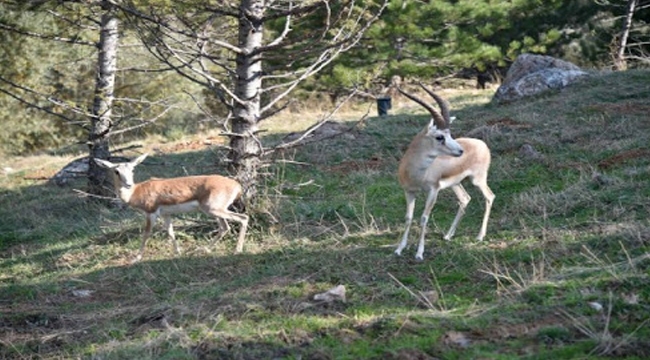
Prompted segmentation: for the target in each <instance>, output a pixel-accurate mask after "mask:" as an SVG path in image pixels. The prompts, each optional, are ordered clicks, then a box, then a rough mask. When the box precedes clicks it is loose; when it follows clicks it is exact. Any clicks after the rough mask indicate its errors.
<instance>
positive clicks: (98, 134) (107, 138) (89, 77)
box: [0, 0, 171, 195]
mask: <svg viewBox="0 0 650 360" xmlns="http://www.w3.org/2000/svg"><path fill="white" fill-rule="evenodd" d="M0 6H2V7H3V8H4V10H9V11H6V12H5V13H6V14H9V15H8V16H6V17H5V18H4V19H2V21H0V30H2V32H1V33H0V34H2V35H3V37H5V38H8V39H10V40H12V43H15V44H17V45H18V46H17V48H19V49H20V48H21V46H22V44H23V43H30V45H31V42H29V41H26V40H36V41H40V43H38V44H36V45H33V47H34V48H36V51H35V52H36V53H46V54H48V55H49V56H48V57H47V58H45V59H43V58H36V57H34V56H31V54H30V55H27V54H24V53H23V54H21V55H13V53H8V56H11V58H20V59H21V60H22V61H23V62H25V63H27V64H28V65H29V66H25V69H19V68H13V67H11V64H12V62H10V61H4V60H3V63H7V64H9V65H10V66H7V67H4V68H3V69H2V73H1V74H0V83H1V84H3V85H5V86H3V87H0V92H2V93H4V94H6V95H8V96H9V97H11V98H13V99H15V100H18V101H19V102H20V103H22V104H23V105H24V107H25V109H24V110H25V111H24V112H25V113H26V112H28V111H30V109H38V110H40V111H43V112H44V113H45V114H46V115H50V116H51V118H50V119H48V118H47V116H42V115H41V116H38V117H33V118H35V119H41V118H44V119H45V120H35V121H38V122H37V124H43V123H45V122H47V121H48V120H51V119H52V118H54V119H56V120H55V121H51V122H52V123H54V124H55V125H56V126H55V129H52V128H49V127H45V126H42V125H40V126H39V125H32V124H30V126H28V128H29V129H28V130H27V131H29V132H28V133H26V134H24V135H22V138H25V139H26V140H25V141H30V140H31V139H32V138H34V139H41V138H45V137H46V136H51V137H55V138H57V141H56V142H55V141H52V142H50V143H41V144H38V143H35V144H33V146H32V148H33V149H39V148H40V147H52V146H56V145H59V144H60V143H61V142H69V141H76V142H78V143H80V144H84V145H87V149H88V153H89V159H90V160H89V170H88V173H87V178H88V190H89V192H90V193H92V194H96V195H109V194H110V193H111V190H110V189H111V188H112V187H111V186H108V178H107V177H106V173H105V170H103V169H101V168H99V167H98V166H97V165H96V164H95V162H94V161H93V159H95V158H99V159H108V158H109V157H110V155H111V152H110V149H109V146H110V145H111V144H114V142H112V139H113V138H114V137H116V136H118V135H120V134H124V133H125V132H127V131H130V130H134V129H136V128H139V127H142V126H146V125H149V124H151V123H152V121H153V120H152V119H156V118H158V117H160V114H164V113H166V112H167V111H169V110H170V109H171V107H170V106H168V104H166V103H165V102H164V101H159V102H153V101H152V100H149V101H147V98H149V99H151V98H155V97H157V96H158V94H152V92H151V91H147V89H146V87H147V86H152V87H155V84H156V81H155V80H156V79H155V77H154V76H151V75H147V81H144V80H143V79H141V78H140V76H139V75H133V74H131V75H130V76H128V77H127V76H121V81H120V82H121V84H122V88H116V78H117V77H118V73H119V72H120V71H122V74H124V70H123V69H120V68H118V67H117V58H118V48H119V40H120V36H121V32H120V29H119V24H120V19H119V17H120V15H121V14H120V13H119V9H118V8H116V7H115V6H114V5H113V4H112V2H111V1H109V0H91V1H86V2H83V3H80V2H79V1H75V0H64V1H54V0H42V1H36V0H34V1H27V2H19V3H15V2H11V1H9V2H7V1H5V2H3V3H0ZM25 47H27V46H25ZM79 47H84V51H83V52H81V51H78V50H77V49H78V48H79ZM9 48H13V49H15V48H14V47H13V46H9ZM141 55H142V54H141ZM136 58H141V56H140V57H136ZM91 59H94V61H93V60H91ZM126 60H128V61H129V62H130V63H131V64H134V63H137V59H126ZM68 64H70V65H68ZM31 69H37V70H39V71H41V72H42V74H41V73H36V75H40V76H32V74H31V71H29V70H31ZM133 69H135V67H132V68H131V70H133ZM136 70H142V71H139V72H137V73H135V74H147V73H148V70H147V69H136ZM34 72H35V71H34ZM35 77H36V78H38V80H39V81H37V82H34V83H31V80H32V78H35ZM149 83H151V84H153V85H140V84H149ZM130 91H132V93H133V94H137V99H136V96H131V97H129V95H130ZM118 93H119V94H120V95H122V96H121V97H119V98H118V99H117V101H116V94H118ZM149 95H153V96H151V97H149ZM127 104H128V105H127ZM152 109H153V110H152ZM115 110H118V111H117V112H116V111H115ZM151 113H154V114H153V115H152V114H151ZM145 116H150V118H149V119H144V117H145ZM42 128H44V129H45V130H34V129H42ZM71 128H74V129H76V130H75V131H74V132H72V131H70V130H69V129H71ZM17 137H19V138H20V137H21V136H17ZM32 148H29V149H28V150H31V149H32Z"/></svg>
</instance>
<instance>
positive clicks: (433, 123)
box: [428, 118, 438, 131]
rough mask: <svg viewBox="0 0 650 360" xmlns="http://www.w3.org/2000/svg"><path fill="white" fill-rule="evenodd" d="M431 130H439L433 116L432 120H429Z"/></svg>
mask: <svg viewBox="0 0 650 360" xmlns="http://www.w3.org/2000/svg"><path fill="white" fill-rule="evenodd" d="M428 128H429V131H435V130H438V127H437V126H436V122H435V120H434V119H433V118H432V119H431V121H430V122H429V127H428Z"/></svg>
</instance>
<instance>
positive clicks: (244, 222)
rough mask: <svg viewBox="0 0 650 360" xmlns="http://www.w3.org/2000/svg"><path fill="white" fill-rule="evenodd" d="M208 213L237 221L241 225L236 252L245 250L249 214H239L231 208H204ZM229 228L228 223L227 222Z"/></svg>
mask: <svg viewBox="0 0 650 360" xmlns="http://www.w3.org/2000/svg"><path fill="white" fill-rule="evenodd" d="M203 210H204V211H205V212H206V213H208V214H210V215H212V216H214V217H216V218H219V219H221V220H224V221H227V220H231V221H236V222H238V223H239V224H240V225H241V228H240V229H239V237H238V238H237V246H236V247H235V252H236V253H240V252H242V251H243V250H244V239H245V238H246V229H247V228H248V215H246V214H238V213H235V212H232V211H229V210H221V209H203ZM226 226H227V227H228V228H230V227H229V226H228V224H226Z"/></svg>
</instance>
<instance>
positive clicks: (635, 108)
mask: <svg viewBox="0 0 650 360" xmlns="http://www.w3.org/2000/svg"><path fill="white" fill-rule="evenodd" d="M585 110H591V111H598V112H604V113H608V114H617V115H644V116H645V115H647V114H648V113H650V105H648V104H647V103H645V102H644V103H638V102H631V101H629V102H622V103H618V104H611V103H600V104H593V105H589V106H586V107H585Z"/></svg>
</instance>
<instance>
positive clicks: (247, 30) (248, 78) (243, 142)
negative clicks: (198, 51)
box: [229, 0, 266, 197]
mask: <svg viewBox="0 0 650 360" xmlns="http://www.w3.org/2000/svg"><path fill="white" fill-rule="evenodd" d="M265 8H266V5H265V1H264V0H243V1H242V2H241V7H240V11H241V14H240V18H239V34H238V39H239V44H238V45H239V48H240V49H241V50H242V51H241V52H240V53H238V54H237V56H236V79H235V89H234V92H235V96H236V97H237V99H235V101H234V106H233V119H232V131H233V134H232V135H231V139H230V149H231V150H230V155H229V159H230V160H231V161H232V162H231V166H232V171H233V172H234V173H235V174H236V177H237V179H238V180H239V181H240V182H241V183H242V185H243V186H244V189H246V190H245V191H246V194H247V196H250V197H252V196H254V195H255V194H254V192H255V190H254V189H255V188H256V187H255V182H256V179H257V168H258V165H259V162H260V155H261V153H262V151H263V149H262V147H261V144H259V142H258V141H257V140H256V138H255V136H254V135H255V133H256V132H257V130H258V121H259V118H260V101H261V96H260V92H261V90H262V56H261V54H260V53H259V52H256V51H255V50H256V49H258V48H259V47H261V46H262V45H263V41H264V38H263V35H264V26H263V17H264V11H265ZM238 100H239V101H238Z"/></svg>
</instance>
